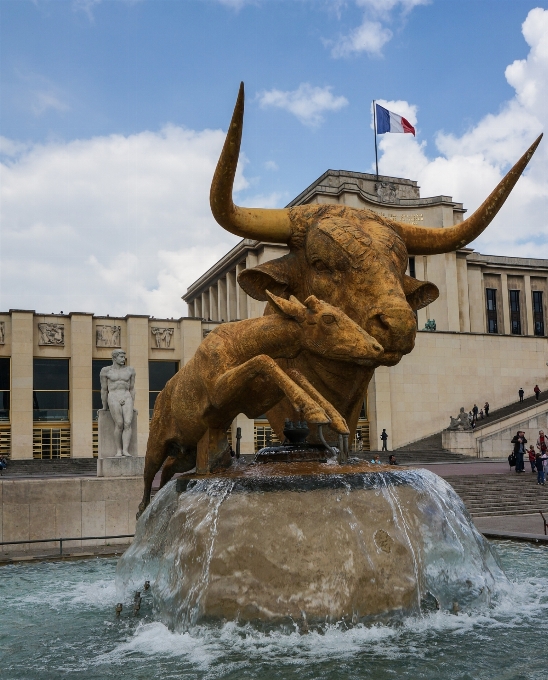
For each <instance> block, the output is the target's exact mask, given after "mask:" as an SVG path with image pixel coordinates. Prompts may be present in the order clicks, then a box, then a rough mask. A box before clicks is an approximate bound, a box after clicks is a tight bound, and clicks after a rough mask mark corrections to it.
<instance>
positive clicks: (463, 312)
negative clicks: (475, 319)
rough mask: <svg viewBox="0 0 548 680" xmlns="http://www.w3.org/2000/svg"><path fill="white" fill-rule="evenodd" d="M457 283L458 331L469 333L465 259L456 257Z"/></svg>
mask: <svg viewBox="0 0 548 680" xmlns="http://www.w3.org/2000/svg"><path fill="white" fill-rule="evenodd" d="M457 282H458V288H459V329H460V331H461V333H469V332H470V299H469V296H468V266H467V264H466V258H465V257H459V256H458V255H457Z"/></svg>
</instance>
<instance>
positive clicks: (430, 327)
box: [422, 319, 436, 331]
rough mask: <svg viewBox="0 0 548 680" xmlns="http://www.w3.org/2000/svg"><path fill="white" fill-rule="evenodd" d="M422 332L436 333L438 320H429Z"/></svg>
mask: <svg viewBox="0 0 548 680" xmlns="http://www.w3.org/2000/svg"><path fill="white" fill-rule="evenodd" d="M422 330H423V331H435V330H436V320H435V319H428V321H427V322H426V323H425V324H424V328H423V329H422Z"/></svg>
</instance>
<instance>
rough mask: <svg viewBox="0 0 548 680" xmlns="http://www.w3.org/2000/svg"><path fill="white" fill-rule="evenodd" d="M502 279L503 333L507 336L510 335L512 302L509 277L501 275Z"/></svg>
mask: <svg viewBox="0 0 548 680" xmlns="http://www.w3.org/2000/svg"><path fill="white" fill-rule="evenodd" d="M500 279H501V281H500V282H501V291H500V294H501V297H502V318H503V321H504V329H503V333H505V334H506V335H510V333H511V326H510V300H509V299H508V275H507V274H501V275H500Z"/></svg>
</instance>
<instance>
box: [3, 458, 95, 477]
mask: <svg viewBox="0 0 548 680" xmlns="http://www.w3.org/2000/svg"><path fill="white" fill-rule="evenodd" d="M96 474H97V459H96V458H60V459H56V460H43V459H37V460H10V461H8V468H7V470H4V471H3V474H2V477H1V479H11V478H14V477H31V476H33V475H38V476H54V477H59V476H63V475H86V476H90V475H91V476H95V475H96Z"/></svg>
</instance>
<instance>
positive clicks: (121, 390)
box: [100, 349, 135, 456]
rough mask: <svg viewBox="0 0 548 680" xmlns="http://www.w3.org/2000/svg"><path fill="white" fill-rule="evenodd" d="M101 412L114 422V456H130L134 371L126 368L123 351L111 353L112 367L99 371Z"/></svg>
mask: <svg viewBox="0 0 548 680" xmlns="http://www.w3.org/2000/svg"><path fill="white" fill-rule="evenodd" d="M100 377H101V400H102V402H103V410H104V411H110V414H111V416H112V420H113V421H114V441H115V444H116V456H130V455H131V454H130V453H129V444H130V441H131V427H132V422H133V413H134V411H133V404H134V402H135V369H134V368H131V366H126V353H125V352H124V350H123V349H115V350H114V351H113V352H112V366H105V367H104V368H102V369H101V374H100Z"/></svg>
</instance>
